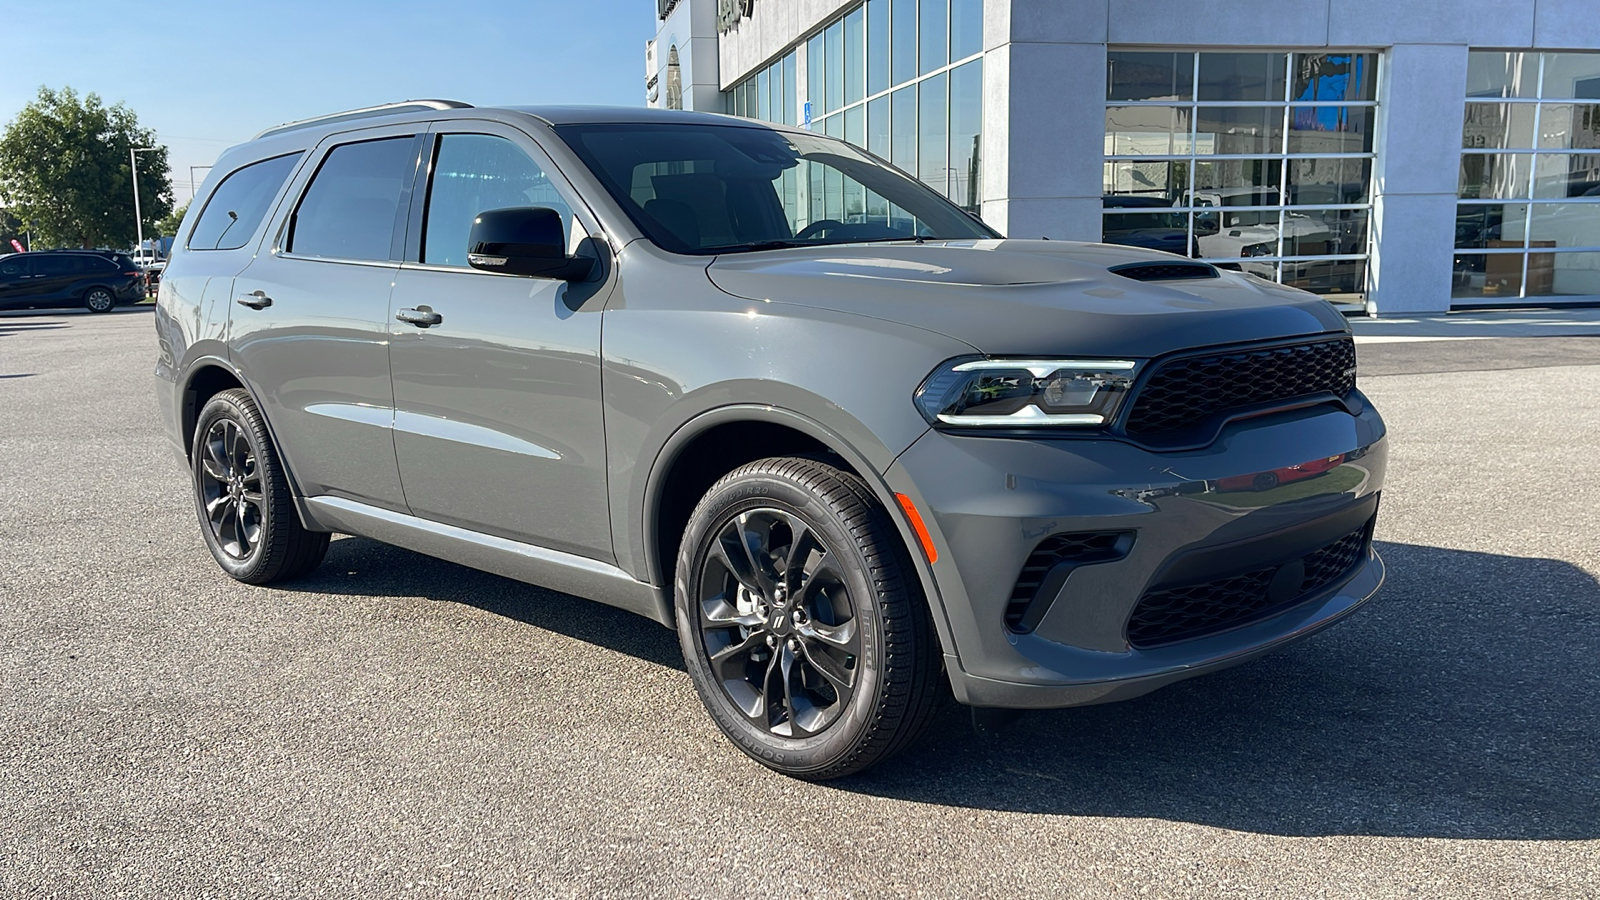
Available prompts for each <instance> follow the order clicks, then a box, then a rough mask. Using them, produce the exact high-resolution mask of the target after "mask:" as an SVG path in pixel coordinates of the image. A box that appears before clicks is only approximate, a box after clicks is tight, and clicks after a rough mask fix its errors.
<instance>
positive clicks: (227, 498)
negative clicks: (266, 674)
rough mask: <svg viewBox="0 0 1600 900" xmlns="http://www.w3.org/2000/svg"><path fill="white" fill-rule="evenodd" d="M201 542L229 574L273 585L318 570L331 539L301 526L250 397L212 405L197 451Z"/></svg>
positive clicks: (202, 421)
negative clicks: (203, 541)
mask: <svg viewBox="0 0 1600 900" xmlns="http://www.w3.org/2000/svg"><path fill="white" fill-rule="evenodd" d="M189 460H190V464H191V467H192V469H193V476H194V503H195V512H196V514H197V515H198V516H199V519H200V531H201V535H202V536H203V537H204V538H205V541H206V547H207V548H209V549H210V550H211V555H212V556H213V557H214V558H215V559H216V560H217V564H218V565H220V566H222V569H223V571H225V572H227V573H228V574H229V575H231V576H233V577H234V578H236V579H238V580H240V581H243V582H246V583H248V584H270V583H272V582H275V581H283V580H287V579H290V578H295V577H298V576H300V575H304V574H305V573H307V572H309V571H311V570H312V569H314V568H316V567H317V565H318V564H319V563H321V562H322V557H323V556H324V555H325V554H326V553H327V552H328V538H329V535H327V534H326V533H323V532H315V531H308V530H307V529H306V528H305V526H304V525H302V524H301V522H300V517H299V515H298V513H297V512H296V511H295V508H294V499H293V494H292V491H291V488H290V486H289V479H288V476H287V475H286V474H285V472H284V469H283V465H282V463H281V462H280V461H279V459H278V454H277V451H276V450H275V449H274V448H273V446H272V438H271V436H270V435H269V434H268V432H267V428H266V421H265V419H263V418H262V416H261V412H260V410H258V409H257V408H256V405H255V401H254V400H252V399H251V398H250V394H249V392H248V391H245V390H243V389H240V388H235V389H233V390H227V391H222V392H221V393H218V394H217V395H216V396H214V397H212V398H211V399H210V400H208V401H207V402H206V405H205V408H204V409H202V410H201V411H200V418H199V421H198V422H197V423H196V425H195V432H194V443H193V444H192V445H191V447H190V450H189Z"/></svg>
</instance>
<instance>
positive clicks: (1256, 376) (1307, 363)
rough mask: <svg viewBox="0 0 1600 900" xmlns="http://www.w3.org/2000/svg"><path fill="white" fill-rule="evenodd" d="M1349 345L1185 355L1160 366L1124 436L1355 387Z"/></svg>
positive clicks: (1352, 344)
mask: <svg viewBox="0 0 1600 900" xmlns="http://www.w3.org/2000/svg"><path fill="white" fill-rule="evenodd" d="M1355 367H1356V348H1355V342H1354V341H1352V340H1350V339H1349V338H1342V339H1340V340H1333V341H1319V342H1317V343H1314V344H1297V345H1295V346H1292V347H1275V348H1273V349H1270V350H1249V351H1241V352H1237V353H1218V354H1214V355H1211V356H1191V357H1185V358H1181V359H1174V360H1170V361H1168V362H1165V363H1162V364H1161V366H1160V367H1159V368H1157V369H1156V371H1155V373H1154V374H1152V375H1151V376H1150V379H1149V380H1148V381H1146V382H1145V384H1144V387H1142V388H1140V389H1139V395H1138V396H1137V397H1136V398H1134V402H1133V410H1132V411H1131V412H1130V413H1129V415H1128V433H1129V434H1140V435H1159V434H1169V433H1172V432H1176V431H1182V430H1184V429H1185V428H1188V427H1190V426H1192V425H1196V424H1198V423H1200V422H1202V421H1204V420H1206V419H1208V418H1210V417H1211V416H1213V415H1215V414H1217V413H1220V412H1224V411H1227V410H1230V409H1238V408H1240V407H1244V406H1252V405H1254V404H1257V403H1269V402H1272V401H1275V400H1292V399H1294V398H1297V397H1305V396H1307V395H1310V394H1316V393H1320V392H1322V391H1328V392H1330V393H1332V394H1334V395H1335V396H1339V397H1343V396H1344V395H1345V394H1348V393H1349V392H1350V391H1351V389H1353V388H1354V387H1355V384H1356V376H1355Z"/></svg>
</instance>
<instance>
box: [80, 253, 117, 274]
mask: <svg viewBox="0 0 1600 900" xmlns="http://www.w3.org/2000/svg"><path fill="white" fill-rule="evenodd" d="M116 268H117V264H116V263H114V262H112V261H111V260H109V259H106V258H105V257H104V256H80V257H78V271H80V272H114V271H116Z"/></svg>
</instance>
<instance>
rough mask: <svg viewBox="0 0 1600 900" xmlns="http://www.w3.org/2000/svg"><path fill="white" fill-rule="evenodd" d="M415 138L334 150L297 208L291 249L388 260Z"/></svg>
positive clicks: (410, 171) (410, 170)
mask: <svg viewBox="0 0 1600 900" xmlns="http://www.w3.org/2000/svg"><path fill="white" fill-rule="evenodd" d="M414 146H415V141H414V140H413V139H412V138H410V137H403V138H389V139H385V140H380V141H366V142H364V143H360V144H345V145H343V146H340V147H335V148H333V151H332V152H331V153H329V154H328V157H327V159H325V160H323V163H322V167H321V168H320V169H318V170H317V174H316V177H315V178H313V179H312V180H311V187H309V188H307V189H306V193H305V197H304V198H303V199H302V200H301V201H300V208H299V209H298V210H296V211H295V215H294V224H293V225H292V226H291V227H290V231H289V247H288V249H289V252H290V253H295V254H298V255H301V256H321V257H327V258H331V259H366V260H379V261H382V260H387V259H389V257H390V248H391V246H392V244H393V241H394V236H395V225H396V220H397V218H398V216H399V214H400V211H401V210H400V197H401V194H402V193H403V192H404V191H405V189H406V188H407V187H408V186H409V185H410V183H411V177H412V175H413V174H414V171H415V169H414V166H415V163H416V158H415V154H414V152H413V148H414Z"/></svg>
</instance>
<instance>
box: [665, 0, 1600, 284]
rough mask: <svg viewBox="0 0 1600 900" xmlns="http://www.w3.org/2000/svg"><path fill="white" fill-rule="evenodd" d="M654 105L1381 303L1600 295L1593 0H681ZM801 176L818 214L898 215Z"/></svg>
mask: <svg viewBox="0 0 1600 900" xmlns="http://www.w3.org/2000/svg"><path fill="white" fill-rule="evenodd" d="M656 12H657V15H658V22H657V26H658V27H657V36H656V38H655V40H653V41H651V42H650V44H649V45H648V47H647V49H646V93H647V97H648V99H649V103H650V105H651V106H656V107H664V108H682V109H695V110H705V111H713V112H725V113H730V114H733V115H740V116H748V117H751V118H757V119H764V120H767V121H772V122H782V123H787V124H790V125H795V126H799V127H804V128H810V129H811V130H813V131H818V132H822V133H825V134H828V135H832V136H835V137H839V138H843V139H845V140H848V141H850V142H851V143H854V144H857V145H859V146H861V147H864V148H866V149H867V150H869V151H871V152H872V153H875V154H877V155H878V156H880V157H882V158H884V159H887V160H889V161H891V162H893V163H894V164H895V165H897V166H899V167H900V168H902V169H904V170H905V171H907V172H910V173H913V174H915V175H916V176H917V177H918V178H920V179H921V180H922V181H924V182H926V183H927V184H928V185H930V186H931V187H933V188H934V189H936V190H938V191H940V192H942V193H944V194H946V195H947V196H948V197H950V199H951V200H952V201H954V202H955V203H957V204H959V205H961V206H963V207H966V208H968V209H970V210H972V211H973V212H975V213H977V214H979V215H981V216H982V217H983V219H984V220H985V221H986V222H988V223H989V224H990V225H993V226H994V227H995V228H997V229H998V230H999V231H1001V232H1002V233H1003V234H1006V235H1008V236H1010V237H1017V238H1038V237H1050V238H1052V239H1069V240H1105V241H1108V242H1112V243H1122V244H1132V245H1136V246H1145V247H1152V248H1158V249H1164V250H1170V251H1172V252H1176V253H1183V254H1185V255H1189V256H1195V257H1199V258H1203V259H1207V260H1211V261H1213V262H1215V263H1217V264H1219V265H1226V266H1228V267H1237V268H1239V269H1242V270H1244V271H1248V272H1252V273H1255V274H1257V275H1260V276H1262V277H1265V278H1270V279H1274V280H1277V281H1282V282H1284V283H1286V284H1292V285H1295V286H1298V287H1303V288H1305V289H1307V290H1311V291H1315V292H1317V293H1320V294H1324V295H1326V296H1328V297H1329V299H1331V300H1333V301H1334V302H1336V303H1339V304H1341V305H1343V306H1345V307H1346V308H1347V309H1350V310H1361V309H1366V310H1368V311H1370V312H1375V313H1378V314H1381V315H1396V314H1404V313H1416V312H1440V311H1444V310H1449V309H1463V308H1472V307H1485V306H1493V307H1506V306H1519V305H1529V306H1554V305H1561V304H1572V303H1585V302H1587V303H1594V302H1600V14H1597V12H1596V6H1595V4H1594V2H1593V0H1457V2H1453V3H1439V2H1437V0H1270V2H1268V0H657V10H656ZM832 188H833V186H832V185H829V184H824V183H818V184H815V185H806V184H802V185H799V186H798V188H797V190H798V197H797V202H798V204H799V206H800V207H801V208H803V209H807V210H815V213H814V214H813V218H821V217H824V216H825V217H828V218H834V219H840V220H842V221H852V220H859V221H865V220H869V219H871V218H872V217H873V216H874V215H880V214H882V213H881V211H880V210H878V209H876V208H875V206H874V197H872V196H871V195H865V196H863V195H852V194H851V193H850V192H849V190H848V189H847V188H845V189H842V192H841V191H840V190H834V189H832Z"/></svg>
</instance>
